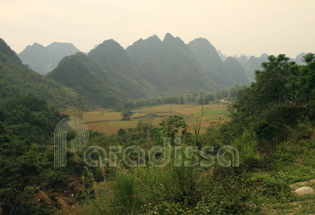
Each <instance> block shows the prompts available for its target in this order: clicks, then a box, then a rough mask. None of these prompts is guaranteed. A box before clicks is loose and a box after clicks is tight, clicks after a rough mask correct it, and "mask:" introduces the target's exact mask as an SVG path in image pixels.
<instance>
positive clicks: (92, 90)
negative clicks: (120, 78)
mask: <svg viewBox="0 0 315 215" xmlns="http://www.w3.org/2000/svg"><path fill="white" fill-rule="evenodd" d="M47 78H48V79H53V80H55V81H57V82H58V83H60V84H63V85H65V86H67V87H70V88H72V89H74V91H75V92H77V93H79V94H81V95H82V96H83V97H84V98H85V99H86V100H88V101H90V102H92V103H94V104H97V105H99V106H102V107H116V106H120V105H121V104H122V100H123V96H122V95H121V94H120V92H119V90H118V89H117V87H116V85H115V84H114V83H113V81H112V80H111V78H110V77H109V74H108V72H107V71H105V70H104V69H102V68H101V67H100V66H99V65H98V64H97V63H95V62H94V61H93V60H92V59H90V58H89V57H87V56H86V55H85V54H83V53H81V52H78V53H76V54H75V55H71V56H68V57H65V58H63V59H62V60H61V62H60V63H59V64H58V66H57V68H56V69H54V70H53V71H51V72H50V73H48V74H47Z"/></svg>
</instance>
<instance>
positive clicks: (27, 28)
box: [0, 0, 315, 58]
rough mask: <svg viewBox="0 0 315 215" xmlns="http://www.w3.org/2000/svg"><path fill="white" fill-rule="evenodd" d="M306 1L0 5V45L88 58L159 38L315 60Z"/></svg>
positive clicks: (54, 0) (45, 0)
mask: <svg viewBox="0 0 315 215" xmlns="http://www.w3.org/2000/svg"><path fill="white" fill-rule="evenodd" d="M314 9H315V1H314V0H220V1H219V0H216V1H212V0H89V1H87V0H0V37H1V38H3V39H4V40H5V41H6V43H7V44H8V45H10V47H11V48H12V49H13V50H14V51H16V52H17V53H19V52H21V51H22V50H23V49H24V48H25V47H26V46H27V45H32V44H33V43H34V42H37V43H40V44H42V45H44V46H47V45H49V44H50V43H52V42H55V41H56V42H71V43H73V44H74V45H75V46H76V47H77V48H78V49H80V50H81V51H84V52H88V51H89V50H90V49H92V48H93V47H94V45H95V44H99V43H101V42H103V41H104V40H107V39H114V40H116V41H117V42H118V43H120V44H121V45H122V46H123V47H125V48H126V47H128V46H129V45H131V44H132V43H133V42H135V41H137V40H138V39H139V38H143V39H145V38H147V37H149V36H152V35H154V34H156V35H157V36H159V37H160V39H163V38H164V35H165V34H166V33H168V32H169V33H171V34H172V35H173V36H178V37H180V38H181V39H182V40H183V41H184V42H185V43H188V42H190V41H191V40H193V39H195V38H198V37H204V38H207V39H208V40H209V41H210V42H211V43H212V45H214V46H215V47H216V49H217V50H218V49H220V50H221V51H222V52H223V53H224V54H226V55H235V54H236V55H240V54H242V53H245V54H247V55H255V56H259V55H261V54H262V53H264V52H265V53H267V54H273V55H278V54H280V53H285V54H287V55H288V56H290V57H294V58H295V57H296V55H297V54H299V53H300V52H315V38H314V36H315V27H314V26H315V25H314V24H315V13H314Z"/></svg>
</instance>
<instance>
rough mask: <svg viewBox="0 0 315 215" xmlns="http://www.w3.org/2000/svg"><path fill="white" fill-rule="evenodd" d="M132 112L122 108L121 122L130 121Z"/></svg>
mask: <svg viewBox="0 0 315 215" xmlns="http://www.w3.org/2000/svg"><path fill="white" fill-rule="evenodd" d="M132 114H133V113H132V112H131V111H130V110H127V109H126V108H124V109H123V110H122V111H121V114H120V115H121V116H122V117H123V118H122V120H130V117H131V116H132Z"/></svg>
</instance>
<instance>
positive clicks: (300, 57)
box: [294, 52, 306, 65]
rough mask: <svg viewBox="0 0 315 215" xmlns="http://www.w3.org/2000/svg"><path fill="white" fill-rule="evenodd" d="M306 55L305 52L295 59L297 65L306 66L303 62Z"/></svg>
mask: <svg viewBox="0 0 315 215" xmlns="http://www.w3.org/2000/svg"><path fill="white" fill-rule="evenodd" d="M304 55H305V53H304V52H302V53H300V54H298V55H297V56H296V58H295V59H294V61H295V63H296V64H298V65H306V63H305V62H303V61H302V59H303V56H304Z"/></svg>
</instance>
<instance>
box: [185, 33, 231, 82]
mask: <svg viewBox="0 0 315 215" xmlns="http://www.w3.org/2000/svg"><path fill="white" fill-rule="evenodd" d="M187 46H188V48H189V49H191V50H192V51H193V53H194V54H195V56H196V59H197V60H198V61H199V62H200V64H201V65H202V66H203V68H204V69H205V71H206V73H207V75H208V77H209V78H210V79H211V80H212V81H213V82H214V83H216V84H217V85H218V86H222V87H226V86H234V85H235V84H236V83H235V82H234V80H232V79H231V77H230V76H229V75H228V72H227V71H226V68H225V67H224V64H223V61H222V60H221V58H220V57H219V54H218V52H217V51H216V49H215V47H214V46H213V45H212V44H211V43H210V42H209V41H208V40H207V39H205V38H198V39H195V40H193V41H191V42H190V43H188V44H187Z"/></svg>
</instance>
